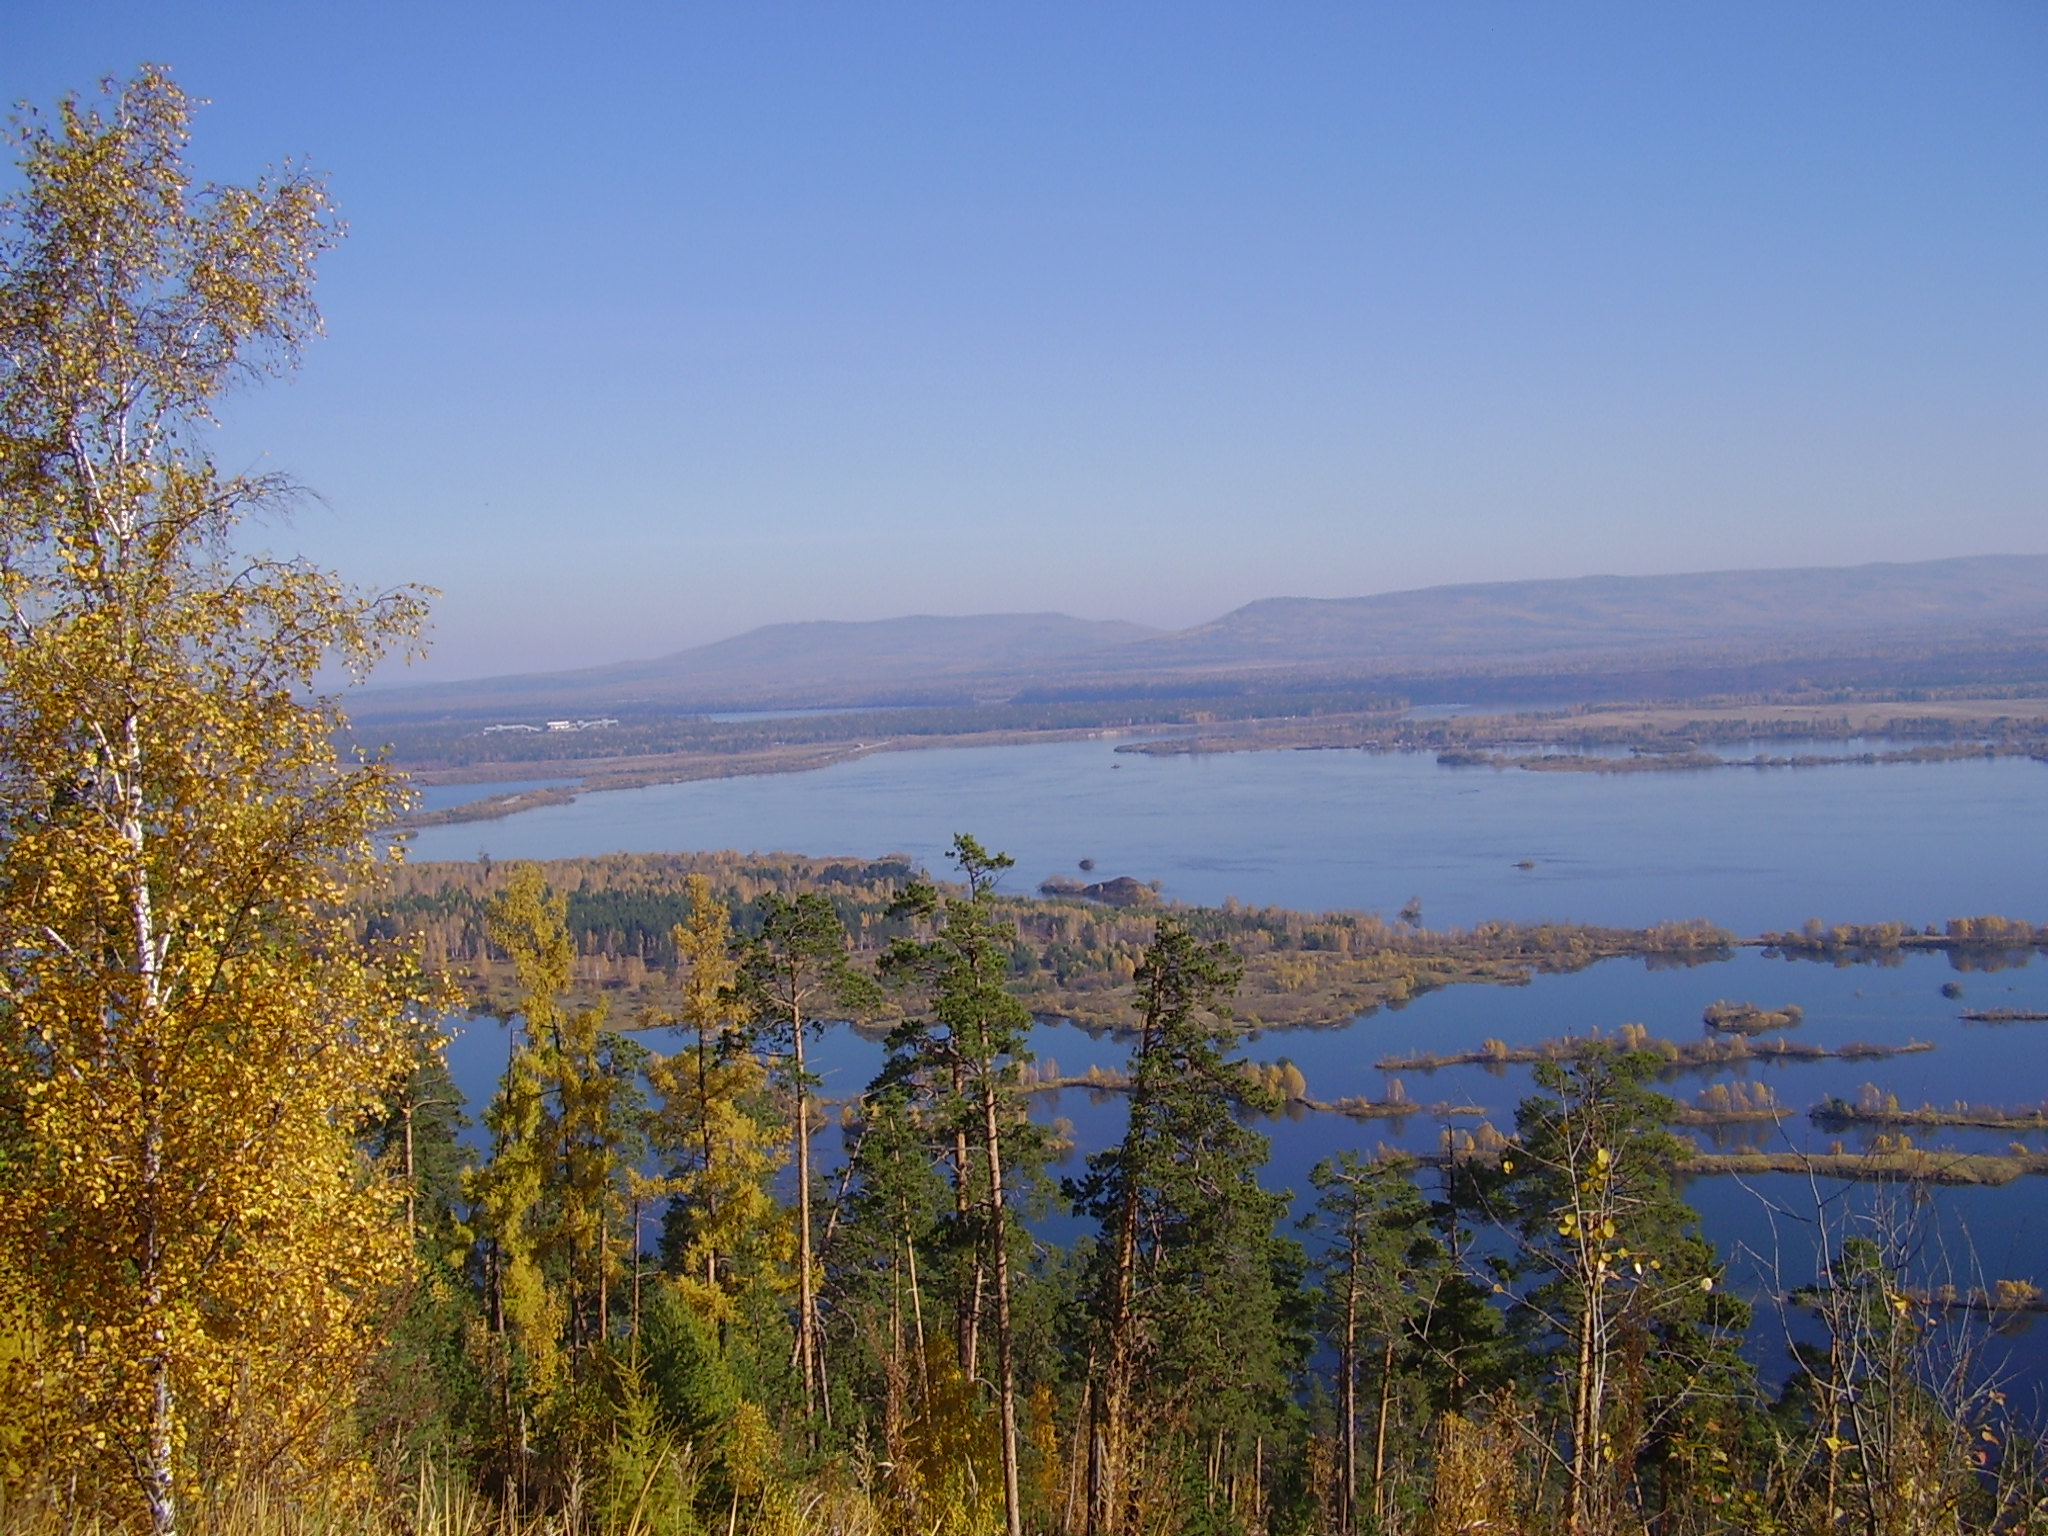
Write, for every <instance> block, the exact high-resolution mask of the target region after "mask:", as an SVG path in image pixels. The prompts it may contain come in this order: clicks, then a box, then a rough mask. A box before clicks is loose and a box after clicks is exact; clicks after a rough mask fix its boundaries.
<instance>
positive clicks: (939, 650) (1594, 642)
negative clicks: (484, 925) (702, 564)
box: [354, 555, 2048, 721]
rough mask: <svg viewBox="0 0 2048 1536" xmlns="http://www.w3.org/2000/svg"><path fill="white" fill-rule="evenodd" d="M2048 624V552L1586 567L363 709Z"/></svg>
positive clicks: (1385, 666) (986, 627)
mask: <svg viewBox="0 0 2048 1536" xmlns="http://www.w3.org/2000/svg"><path fill="white" fill-rule="evenodd" d="M2013 636H2025V637H2033V638H2035V639H2040V638H2042V637H2048V555H2001V556H1971V557H1965V558H1960V559H1951V560H1933V561H1922V562H1918V563H1912V564H1872V565H1860V566H1827V567H1813V568H1804V569H1780V570H1747V571H1742V570H1738V571H1711V572H1702V573H1696V574H1688V575H1676V576H1583V577H1574V578H1568V579H1561V580H1545V581H1513V582H1490V583H1481V584H1467V585H1458V586H1443V587H1427V588H1422V589H1419V590H1414V591H1406V592H1389V593H1381V594H1378V595H1375V596H1370V597H1355V598H1301V597H1292V598H1290V597H1278V598H1266V599H1262V600H1260V601H1258V602H1253V603H1248V604H1246V605H1245V606H1244V607H1242V608H1238V609H1236V610H1234V611H1232V612H1230V613H1227V614H1224V615H1223V616H1222V617H1220V618H1217V619H1214V620H1211V621H1210V622H1209V623H1206V624H1199V625H1196V626H1194V627H1193V628H1190V629H1185V630H1179V631H1175V632H1171V633H1162V632H1160V631H1157V630H1153V629H1148V628H1146V627H1145V626H1143V625H1140V624H1131V623H1126V622H1123V621H1119V620H1087V619H1076V618H1071V617H1068V616H1067V615H1064V614H1056V613H1035V614H985V615H975V616H968V617H959V618H948V617H937V616H929V615H920V616H913V617H909V618H900V619H881V620H872V621H866V622H849V621H834V620H816V621H811V622H806V623H791V624H771V625H767V626H765V627H763V628H761V629H756V630H750V631H748V632H747V633H745V634H742V635H736V636H734V637H732V638H731V639H727V640H720V641H716V642H714V643H712V644H709V645H702V646H697V647H694V648H692V649H690V650H685V651H679V652H677V653H675V654H673V655H670V656H663V657H658V658H654V659H650V660H644V661H630V662H621V663H617V664H614V665H611V666H604V667H595V668H588V669H585V670H582V671H577V672H557V673H537V674H528V675H523V676H513V677H499V678H484V679H479V680H477V681H474V682H466V683H441V684H425V685H414V686H409V687H397V688H388V689H378V690H375V691H373V692H369V693H366V694H364V695H361V696H360V697H359V698H358V700H357V701H356V707H355V710H354V713H355V715H356V716H357V718H359V719H362V720H366V721H367V720H375V719H395V718H415V719H417V718H425V717H429V716H433V715H448V716H451V717H458V716H474V715H479V714H486V713H491V712H493V711H497V712H517V711H524V712H529V713H530V712H533V711H553V712H576V713H586V714H587V713H597V712H602V711H606V710H613V711H616V710H626V709H648V708H661V709H668V710H707V709H719V708H725V709H739V708H804V707H834V706H849V705H868V704H890V703H903V702H920V701H930V700H936V699H946V700H958V699H972V698H978V697H990V698H1002V697H1007V696H1009V695H1010V694H1011V693H1014V692H1016V691H1018V690H1019V689H1022V688H1025V687H1035V688H1039V689H1044V688H1047V687H1062V686H1082V685H1089V684H1095V685H1101V686H1116V685H1119V684H1123V683H1135V682H1136V681H1137V680H1140V679H1155V680H1156V679H1170V678H1176V677H1178V678H1186V677H1191V676H1212V675H1213V676H1218V677H1229V676H1238V677H1242V676H1244V675H1246V674H1257V673H1261V672H1274V673H1289V674H1300V675H1322V676H1329V675H1343V676H1347V677H1356V678H1359V679H1362V680H1369V679H1371V678H1373V677H1375V676H1386V675H1393V674H1396V673H1400V672H1403V671H1409V672H1412V671H1414V670H1416V669H1418V668H1420V669H1428V668H1431V667H1441V666H1444V665H1447V664H1460V665H1473V664H1479V663H1487V662H1493V663H1513V664H1515V665H1517V666H1518V667H1523V668H1526V667H1527V666H1529V665H1530V664H1532V663H1536V662H1539V661H1541V660H1542V659H1543V658H1546V657H1554V658H1557V659H1558V660H1559V661H1560V663H1561V664H1565V663H1569V664H1570V665H1573V666H1583V665H1585V664H1586V659H1587V658H1589V657H1592V658H1598V657H1601V656H1613V657H1616V658H1638V657H1641V656H1642V655H1644V654H1646V653H1651V652H1655V653H1659V654H1662V655H1666V656H1683V655H1688V654H1704V653H1706V652H1709V651H1714V652H1727V651H1730V650H1740V649H1745V648H1746V649H1749V650H1759V649H1769V650H1774V651H1778V652H1784V651H1787V650H1790V651H1792V652H1798V651H1801V650H1806V649H1812V648H1815V647H1820V648H1826V647H1828V646H1835V647H1839V646H1842V645H1847V644H1855V643H1866V644H1884V645H1893V646H1895V645H1898V644H1902V643H1907V642H1933V643H1939V644H1942V645H1946V646H1949V647H1951V648H1953V646H1954V645H1956V644H1957V643H1967V642H1970V641H1973V640H1982V641H1986V642H1990V641H1995V640H2000V639H2003V638H2010V637H2013Z"/></svg>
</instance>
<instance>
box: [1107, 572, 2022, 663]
mask: <svg viewBox="0 0 2048 1536" xmlns="http://www.w3.org/2000/svg"><path fill="white" fill-rule="evenodd" d="M2044 624H2048V555H2011V556H2003V555H1993V556H1971V557H1966V558H1962V559H1954V560H1933V561H1922V562H1918V563H1915V564H1872V565H1859V566H1820V567H1810V568H1804V569H1787V570H1756V571H1708V572H1701V573H1697V574H1691V575H1679V576H1578V577H1570V578H1565V579H1560V580H1550V581H1510V582H1487V583H1476V584H1470V585H1461V586H1445V587H1425V588H1421V589H1419V590H1415V591H1408V592H1388V593H1382V594H1379V595H1377V596H1373V597H1349V598H1307V597H1278V598H1265V599H1262V600H1260V601H1258V602H1254V603H1247V604H1246V605H1245V606H1244V607H1242V608H1239V609H1236V610H1234V611H1233V612H1231V613H1227V614H1225V615H1224V616H1223V617H1222V618H1220V619H1215V620H1212V621H1211V622H1210V623H1207V624H1201V625H1197V626H1195V627H1194V628H1192V629H1186V630H1181V631H1179V632H1178V633H1176V634H1172V635H1168V636H1163V637H1161V638H1160V639H1158V640H1157V641H1154V642H1152V643H1151V644H1150V645H1149V646H1148V647H1146V649H1148V650H1150V651H1151V652H1152V653H1153V654H1156V655H1161V656H1164V655H1168V654H1171V655H1173V656H1175V657H1176V659H1178V660H1180V661H1182V663H1183V664H1185V663H1186V662H1193V661H1197V660H1210V661H1215V662H1218V663H1223V664H1226V665H1228V664H1240V665H1241V664H1243V663H1245V662H1247V661H1252V660H1255V659H1258V658H1260V657H1262V656H1264V657H1274V658H1278V657H1281V656H1284V657H1285V658H1286V660H1287V661H1288V662H1289V663H1292V664H1299V663H1304V662H1314V661H1328V660H1332V659H1344V660H1354V661H1365V660H1388V659H1399V660H1403V661H1415V660H1420V659H1426V658H1434V659H1442V658H1447V657H1453V656H1458V657H1507V656H1526V655H1533V654H1544V653H1561V652H1568V651H1580V650H1589V649H1613V650H1633V649H1635V648H1638V647H1642V646H1658V647H1671V646H1682V645H1688V644H1699V643H1712V644H1716V645H1725V644H1728V643H1730V642H1759V641H1780V642H1782V641H1788V640H1795V639H1800V638H1813V637H1820V636H1828V637H1836V638H1846V637H1850V636H1866V635H1867V636H1880V635H1885V636H1893V637H1904V636H1907V635H1926V636H1933V635H1937V634H1952V633H1954V632H1957V631H1959V630H1967V631H1972V632H1976V633H1981V634H1986V635H1989V634H1992V633H1995V632H1997V631H1999V630H2001V629H2009V628H2015V627H2017V628H2039V627H2040V626H2042V625H2044Z"/></svg>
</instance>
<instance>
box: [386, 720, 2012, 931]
mask: <svg viewBox="0 0 2048 1536" xmlns="http://www.w3.org/2000/svg"><path fill="white" fill-rule="evenodd" d="M1113 748H1114V743H1112V742H1109V741H1082V742H1068V743H1061V744H1057V745H1050V746H1026V747H981V748H954V749H936V750H930V751H914V752H883V753H877V754H875V755H873V756H870V757H865V758H861V759H859V760H857V761H854V762H848V763H841V764H839V765H837V766H836V767H832V768H826V769H821V770H819V771H817V772H815V773H793V774H772V775H765V776H761V777H755V778H741V779H710V780H702V781H699V782H697V783H692V784H666V785H660V786H657V787H655V788H651V789H637V790H619V791H614V792H611V793H607V794H596V795H585V796H584V797H583V798H582V799H580V800H578V801H576V802H575V803H574V804H571V805H563V806H549V807H545V808H543V809H540V810H536V811H528V812H526V813H525V814H523V815H520V816H513V817H508V818H506V819H505V820H502V821H491V822H468V823H462V824H458V825H455V826H448V827H432V828H428V829H426V830H424V831H422V832H421V833H420V834H419V836H418V837H417V839H416V840H415V841H414V843H413V849H412V854H411V857H413V858H415V859H472V858H475V857H476V856H477V854H478V853H479V852H487V853H489V854H490V855H491V856H492V857H493V858H495V859H519V858H528V859H546V858H568V857H574V856H577V855H583V854H594V853H609V852H618V851H634V852H657V851H662V850H669V849H708V848H737V849H742V850H748V851H755V852H764V853H765V852H769V851H774V850H781V851H786V852H796V853H811V854H834V855H836V854H856V855H864V856H871V855H876V854H882V853H908V854H911V855H913V856H915V857H917V858H919V859H921V860H924V861H925V862H927V863H929V864H932V865H933V866H934V867H935V868H936V867H939V861H940V858H941V855H942V854H943V851H944V849H945V846H946V844H947V843H948V842H949V841H950V840H951V839H952V836H953V834H954V833H956V832H972V833H973V834H974V835H975V836H977V837H979V838H980V839H981V840H982V842H983V843H984V844H986V845H987V846H989V847H991V848H998V849H1003V850H1006V851H1007V852H1009V853H1011V854H1012V855H1014V856H1015V857H1016V859H1017V864H1018V867H1017V871H1016V876H1017V878H1016V880H1015V882H1014V883H1015V886H1016V887H1017V888H1019V889H1024V890H1029V889H1032V888H1035V887H1036V886H1037V884H1038V882H1039V881H1040V880H1042V879H1044V878H1045V877H1046V876H1048V875H1053V874H1069V875H1072V874H1077V873H1078V870H1077V867H1076V866H1077V864H1078V862H1079V861H1080V860H1081V859H1084V858H1090V859H1093V860H1094V861H1095V871H1096V872H1095V874H1094V876H1092V877H1091V878H1096V879H1101V878H1104V877H1106V876H1113V875H1134V876H1136V877H1137V878H1138V879H1141V880H1158V881H1160V882H1161V885H1162V889H1163V890H1164V892H1165V894H1166V895H1167V896H1168V897H1171V898H1174V899H1177V900H1181V901H1189V902H1200V903H1213V902H1220V901H1222V900H1223V899H1224V898H1225V897H1226V896H1235V897H1237V898H1238V899H1239V900H1240V901H1245V902H1251V903H1255V904H1259V905H1272V906H1287V907H1298V908H1306V909H1312V910H1324V909H1330V908H1340V907H1352V908H1365V909H1376V910H1379V911H1382V912H1385V913H1388V914H1392V913H1394V912H1396V911H1398V910H1399V909H1400V908H1401V907H1402V906H1403V905H1404V904H1405V903H1406V902H1407V901H1408V900H1409V899H1410V898H1411V897H1420V898H1421V901H1422V910H1423V918H1424V921H1425V922H1427V923H1428V924H1429V925H1430V926H1432V927H1442V926H1447V925H1458V924H1465V923H1472V922H1478V921H1482V920H1485V919H1488V918H1559V919H1569V920H1573V921H1579V922H1591V923H1612V924H1618V925H1622V926H1627V927H1640V926H1643V925H1645V924H1648V923H1651V922H1655V921H1658V920H1660V919H1666V918H1684V917H1705V918H1710V919H1712V920H1713V921H1715V922H1717V923H1720V924H1722V925H1724V926H1726V927H1729V928H1732V929H1734V930H1735V931H1736V932H1738V933H1757V932H1761V931H1763V930H1765V929H1772V928H1789V927H1794V926H1796V925H1797V924H1799V923H1801V922H1803V921H1804V920H1805V919H1807V918H1809V917H1823V918H1826V919H1827V920H1828V921H1830V922H1873V921H1885V920H1889V919H1893V918H1898V919H1904V920H1909V921H1912V922H1915V923H1924V922H1929V921H1935V920H1939V919H1941V918H1945V917H1952V916H1959V915H1962V914H1966V913H1980V912H1998V913H2004V914H2008V915H2013V916H2024V915H2029V914H2038V913H2039V911H2040V909H2041V907H2042V906H2043V905H2044V903H2043V901H2042V896H2043V893H2044V891H2048V873H2044V865H2048V764H2042V763H2037V762H2034V761H2032V760H2030V759H2027V758H1997V759H1987V760H1969V761H1963V762H1951V763H1932V764H1901V765H1895V766H1885V767H1842V768H1805V769H1776V770H1754V769H1721V770H1717V771H1708V772H1690V773H1635V774H1585V773H1528V772H1524V771H1520V770H1513V769H1510V770H1505V771H1500V770H1495V769H1491V768H1440V767H1438V766H1437V763H1436V760H1435V758H1433V757H1431V756H1429V755H1428V754H1423V753H1399V754H1384V755H1376V754H1368V753H1363V752H1353V751H1319V752H1243V753H1229V754H1221V755H1208V756H1199V757H1192V756H1190V757H1151V756H1145V755H1140V754H1136V753H1119V752H1116V751H1115V750H1114V749H1113ZM1777 750H1783V749H1782V748H1779V749H1777ZM1523 861H1531V862H1532V865H1533V867H1530V868H1526V869H1524V868H1518V867H1517V866H1518V865H1519V864H1521V863H1522V862H1523Z"/></svg>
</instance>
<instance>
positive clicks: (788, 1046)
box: [735, 891, 874, 1414]
mask: <svg viewBox="0 0 2048 1536" xmlns="http://www.w3.org/2000/svg"><path fill="white" fill-rule="evenodd" d="M761 912H762V921H761V932H760V934H759V936H758V937H756V938H754V939H753V940H751V941H750V942H749V943H748V944H747V945H746V946H745V948H744V949H743V950H742V951H741V954H740V961H739V973H738V978H737V982H736V985H735V995H736V998H737V1000H738V1002H739V1004H740V1006H741V1009H742V1016H743V1017H744V1018H745V1019H746V1021H747V1025H748V1028H749V1030H750V1035H751V1043H752V1044H754V1045H755V1046H756V1047H757V1048H760V1049H764V1050H765V1051H766V1052H767V1053H768V1054H769V1055H770V1057H771V1058H772V1059H773V1060H774V1062H775V1064H776V1070H777V1074H778V1076H779V1077H780V1079H781V1085H782V1087H783V1089H784V1091H785V1092H787V1094H788V1095H789V1097H790V1100H791V1102H792V1104H793V1106H794V1113H793V1118H794V1119H795V1121H796V1198H797V1219H796V1246H797V1327H796V1360H797V1369H798V1373H799V1374H800V1375H801V1377H802V1379H803V1388H804V1404H805V1407H806V1408H807V1409H808V1410H809V1411H810V1412H811V1413H812V1414H817V1413H818V1412H820V1410H821V1409H822V1408H823V1406H824V1404H825V1402H826V1397H825V1379H824V1365H825V1361H824V1333H823V1330H822V1328H821V1327H820V1325H819V1321H818V1266H817V1230H816V1227H815V1225H814V1223H813V1218H812V1207H813V1205H814V1203H815V1202H814V1201H813V1199H812V1193H811V1133H812V1127H813V1122H812V1118H811V1090H812V1088H813V1087H815V1086H816V1082H815V1079H813V1078H812V1076H811V1074H810V1071H809V1069H808V1068H807V1066H806V1065H805V1060H804V1053H805V1047H806V1045H807V1043H808V1041H809V1038H810V1036H811V1035H813V1034H815V1033H816V1032H817V1031H818V1030H820V1029H822V1028H823V1027H824V1026H825V1025H826V1024H827V1023H828V1022H829V1021H830V1020H831V1018H832V1013H831V1011H830V1010H832V1009H834V1008H838V1009H842V1010H845V1011H848V1012H858V1011H860V1010H861V1009H863V1008H866V1007H870V1006H872V1004H873V1001H874V982H873V980H872V979H871V978H869V977H867V976H865V975H863V974H862V973H861V972H859V971H857V970H856V969H855V968H854V966H853V963H852V961H851V960H850V959H849V957H848V955H847V938H846V928H845V926H844V925H843V924H842V923H841V922H840V921H839V914H838V913H837V912H835V911H834V910H833V908H832V903H831V902H830V901H829V900H828V899H827V898H826V897H824V896H823V895H820V894H819V893H818V892H816V891H806V892H804V893H803V894H802V895H800V896H798V897H797V898H796V899H795V900H793V901H792V900H789V899H786V898H784V897H782V896H779V895H776V894H774V893H772V892H771V893H770V894H768V895H767V896H764V897H763V898H762V902H761Z"/></svg>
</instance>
